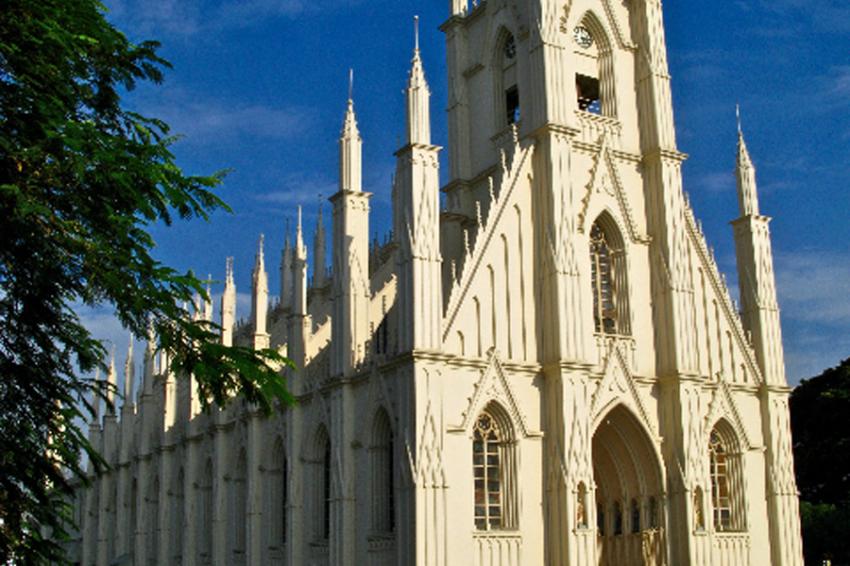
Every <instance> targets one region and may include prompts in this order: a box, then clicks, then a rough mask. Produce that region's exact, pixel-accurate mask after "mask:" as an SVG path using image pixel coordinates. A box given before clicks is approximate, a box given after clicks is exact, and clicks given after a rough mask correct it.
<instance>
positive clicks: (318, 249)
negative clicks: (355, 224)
mask: <svg viewBox="0 0 850 566" xmlns="http://www.w3.org/2000/svg"><path fill="white" fill-rule="evenodd" d="M325 247H326V246H325V223H324V220H323V219H322V195H319V213H318V215H317V216H316V233H315V235H314V236H313V286H314V287H316V288H322V287H324V286H325V283H326V279H327V271H326V270H327V267H326V265H325Z"/></svg>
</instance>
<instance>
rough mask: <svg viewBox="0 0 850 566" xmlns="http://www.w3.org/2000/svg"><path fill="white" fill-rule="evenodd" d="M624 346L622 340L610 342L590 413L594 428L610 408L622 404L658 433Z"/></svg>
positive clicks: (649, 429) (647, 426)
mask: <svg viewBox="0 0 850 566" xmlns="http://www.w3.org/2000/svg"><path fill="white" fill-rule="evenodd" d="M625 347H627V345H626V343H625V342H623V341H620V340H610V341H609V342H608V348H607V349H608V351H607V353H606V356H605V364H604V365H605V367H604V374H603V377H602V381H600V382H599V386H598V387H597V388H596V391H595V392H594V393H593V397H592V400H591V402H590V414H591V415H592V416H593V421H592V422H593V427H592V428H593V429H594V430H595V429H596V427H597V425H598V424H599V420H600V419H601V418H602V417H603V416H605V415H606V414H607V413H608V411H609V410H610V409H612V408H614V407H615V406H616V405H618V404H622V405H624V406H626V407H628V408H629V409H631V410H632V412H633V413H634V414H635V416H636V417H637V418H638V419H639V420H641V421H642V422H643V425H644V426H645V427H646V429H647V430H648V431H652V432H653V434H656V435H657V431H656V427H655V426H654V423H653V421H652V420H651V419H650V418H649V412H648V411H647V410H646V406H645V405H644V402H643V400H642V399H641V397H640V394H639V393H638V390H637V387H636V386H635V382H634V376H632V372H631V371H630V370H629V364H628V363H626V358H625V355H624V353H623V351H622V349H623V348H625Z"/></svg>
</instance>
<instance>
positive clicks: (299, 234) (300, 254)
mask: <svg viewBox="0 0 850 566" xmlns="http://www.w3.org/2000/svg"><path fill="white" fill-rule="evenodd" d="M295 257H296V258H298V259H300V260H306V259H307V246H306V245H304V231H303V230H302V225H301V206H300V205H299V207H298V226H297V227H296V228H295Z"/></svg>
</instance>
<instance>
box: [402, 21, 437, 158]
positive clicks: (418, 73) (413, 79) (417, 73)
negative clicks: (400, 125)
mask: <svg viewBox="0 0 850 566" xmlns="http://www.w3.org/2000/svg"><path fill="white" fill-rule="evenodd" d="M413 26H414V36H415V39H414V48H413V60H412V61H411V68H410V75H409V77H408V81H407V143H409V144H421V145H431V111H430V104H429V98H430V96H431V91H430V90H429V89H428V82H427V81H426V80H425V69H424V68H423V66H422V58H421V57H420V54H419V16H414V17H413Z"/></svg>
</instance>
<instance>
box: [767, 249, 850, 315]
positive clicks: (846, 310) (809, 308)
mask: <svg viewBox="0 0 850 566" xmlns="http://www.w3.org/2000/svg"><path fill="white" fill-rule="evenodd" d="M776 275H777V290H778V293H779V301H780V304H781V305H782V308H783V313H784V315H785V317H787V318H791V319H794V320H799V321H806V322H817V323H821V324H830V325H837V326H840V327H847V328H848V330H850V253H846V252H845V253H840V252H822V251H818V252H814V251H813V252H796V253H786V254H781V255H778V256H777V258H776Z"/></svg>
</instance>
